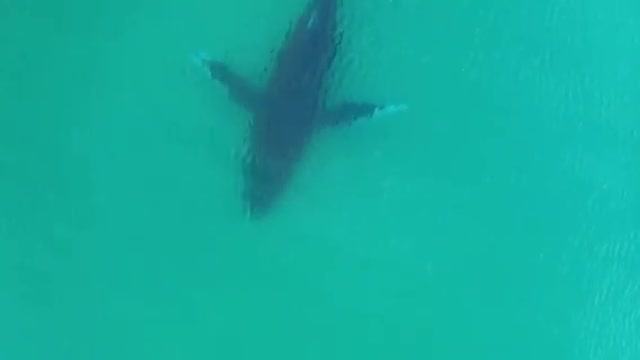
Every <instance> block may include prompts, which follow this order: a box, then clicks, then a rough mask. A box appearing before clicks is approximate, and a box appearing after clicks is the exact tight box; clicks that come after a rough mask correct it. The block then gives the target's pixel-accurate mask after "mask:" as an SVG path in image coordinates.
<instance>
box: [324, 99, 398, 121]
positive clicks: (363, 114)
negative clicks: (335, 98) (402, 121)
mask: <svg viewBox="0 0 640 360" xmlns="http://www.w3.org/2000/svg"><path fill="white" fill-rule="evenodd" d="M407 109H408V107H407V105H404V104H387V105H381V104H374V103H369V102H353V101H348V102H343V103H341V104H338V105H337V106H335V107H333V108H330V109H327V110H326V112H325V114H324V116H323V122H324V124H325V125H327V126H335V125H347V124H350V123H353V122H354V121H357V120H358V119H362V118H373V117H378V116H382V115H388V114H394V113H398V112H403V111H406V110H407Z"/></svg>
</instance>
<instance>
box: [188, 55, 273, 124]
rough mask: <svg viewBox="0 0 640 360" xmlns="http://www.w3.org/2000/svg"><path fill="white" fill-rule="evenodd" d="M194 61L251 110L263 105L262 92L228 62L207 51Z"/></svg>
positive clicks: (238, 101) (254, 110)
mask: <svg viewBox="0 0 640 360" xmlns="http://www.w3.org/2000/svg"><path fill="white" fill-rule="evenodd" d="M194 61H195V62H196V63H197V64H198V65H199V66H201V67H203V68H204V69H205V70H206V71H207V73H208V75H209V76H210V77H211V78H212V79H213V80H216V81H218V82H219V83H220V84H222V85H223V86H224V87H225V88H226V89H227V91H228V92H229V95H230V96H231V98H232V99H233V100H234V101H235V102H236V103H238V104H239V105H240V106H242V107H244V108H245V109H247V110H248V111H250V112H256V111H257V110H258V109H259V108H260V107H261V106H262V93H261V92H260V90H259V89H257V88H256V87H255V86H254V85H253V84H251V83H249V81H248V80H247V79H245V78H244V77H242V76H241V75H239V74H237V73H236V72H234V71H233V70H231V68H229V66H228V65H227V64H225V63H224V62H222V61H218V60H214V59H212V58H210V57H209V56H208V55H207V54H205V53H200V54H198V55H196V56H195V57H194Z"/></svg>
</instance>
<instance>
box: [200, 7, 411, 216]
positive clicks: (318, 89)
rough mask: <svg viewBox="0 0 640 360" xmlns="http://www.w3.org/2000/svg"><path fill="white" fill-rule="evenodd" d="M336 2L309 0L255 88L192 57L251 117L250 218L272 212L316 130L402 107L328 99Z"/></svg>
mask: <svg viewBox="0 0 640 360" xmlns="http://www.w3.org/2000/svg"><path fill="white" fill-rule="evenodd" d="M339 11H340V9H339V1H338V0H309V2H308V3H307V4H306V6H305V8H304V9H303V11H302V13H301V14H300V16H299V17H298V18H297V21H295V23H294V25H293V27H292V29H291V31H289V33H288V35H287V36H286V38H285V40H284V41H283V43H282V44H281V46H280V48H279V49H278V51H277V52H276V53H275V59H274V62H273V64H272V66H271V69H270V72H269V73H268V74H267V79H266V81H265V84H264V85H263V86H257V85H256V84H255V83H254V82H252V81H251V80H250V79H247V78H246V77H245V76H243V75H241V74H239V73H238V72H237V71H235V70H234V69H232V67H231V66H230V65H229V64H228V63H226V62H225V61H222V60H220V59H216V58H214V57H212V56H210V55H209V54H208V53H207V52H206V51H202V50H200V51H198V52H197V53H195V55H193V60H194V61H195V62H196V64H197V65H199V66H200V67H202V68H203V69H204V70H205V71H206V73H207V75H208V77H210V78H211V79H212V80H214V81H216V82H217V83H219V84H221V85H222V86H223V88H224V89H226V92H227V94H228V96H229V98H230V99H231V100H232V101H233V102H234V103H235V104H237V105H238V106H240V107H241V108H243V109H245V110H246V111H247V112H248V113H249V115H250V118H251V121H250V122H249V126H248V131H249V134H248V138H247V146H246V153H245V155H244V156H243V157H242V158H243V160H242V174H241V175H242V179H243V183H244V184H243V190H242V198H243V202H244V204H245V209H246V211H247V213H248V215H249V217H250V218H252V219H258V218H263V217H264V216H266V215H267V214H269V213H270V212H271V211H273V209H274V207H276V204H278V201H279V200H280V199H281V198H282V197H283V194H284V193H285V191H286V189H287V185H288V184H289V183H290V181H291V179H292V178H293V176H294V174H295V169H296V167H297V165H298V163H299V162H300V161H301V160H302V159H303V158H304V154H305V150H306V149H307V148H308V145H309V143H310V140H311V139H312V138H313V136H314V135H315V134H316V133H318V131H320V130H322V129H326V128H331V127H335V126H341V125H348V124H351V123H353V122H354V121H357V120H359V119H363V118H372V117H377V116H380V115H386V114H391V113H397V112H402V111H406V110H407V109H408V106H407V105H406V104H397V103H389V104H383V103H375V102H371V101H357V100H346V101H339V102H335V103H334V104H332V105H329V104H328V95H329V94H330V91H331V89H332V85H333V84H334V83H335V80H334V77H333V76H332V75H333V74H332V72H333V65H334V62H335V59H336V55H337V53H338V50H339V45H340V44H341V40H342V36H343V31H344V30H343V26H341V24H339V17H338V15H339Z"/></svg>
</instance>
